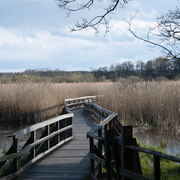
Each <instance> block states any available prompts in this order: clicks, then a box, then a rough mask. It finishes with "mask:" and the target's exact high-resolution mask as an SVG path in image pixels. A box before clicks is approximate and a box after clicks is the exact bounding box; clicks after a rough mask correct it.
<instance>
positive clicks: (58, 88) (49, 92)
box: [0, 83, 99, 121]
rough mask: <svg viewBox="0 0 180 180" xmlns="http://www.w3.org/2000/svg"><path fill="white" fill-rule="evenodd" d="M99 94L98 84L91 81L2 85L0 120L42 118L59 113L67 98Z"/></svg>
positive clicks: (0, 86) (0, 89)
mask: <svg viewBox="0 0 180 180" xmlns="http://www.w3.org/2000/svg"><path fill="white" fill-rule="evenodd" d="M98 93H99V90H98V86H96V85H93V84H88V83H83V84H82V83H75V84H73V83H72V84H70V83H69V84H65V83H64V84H63V83H62V84H53V83H41V84H36V83H20V84H1V85H0V120H1V121H12V120H13V121H15V120H17V121H19V120H21V119H22V120H28V119H29V120H28V121H32V120H41V121H42V120H45V119H48V118H50V117H53V116H57V115H58V114H59V113H60V112H61V110H62V108H63V106H62V104H63V100H64V99H66V98H73V97H81V96H86V95H96V94H98Z"/></svg>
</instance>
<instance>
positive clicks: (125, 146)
mask: <svg viewBox="0 0 180 180" xmlns="http://www.w3.org/2000/svg"><path fill="white" fill-rule="evenodd" d="M84 112H85V113H86V114H87V115H88V116H90V117H92V118H93V119H95V120H96V121H97V123H98V125H97V126H96V127H95V128H94V129H92V130H91V131H89V132H88V133H87V137H88V138H89V142H90V152H89V157H90V165H91V176H92V177H93V178H94V179H99V178H102V177H103V176H106V179H107V180H111V179H117V180H132V179H133V180H152V179H150V178H148V177H145V176H143V172H142V169H141V165H140V159H139V153H138V152H142V153H147V154H149V155H153V157H154V161H153V165H154V169H153V171H154V172H153V173H154V180H160V176H161V173H160V159H162V158H163V159H167V160H170V161H173V162H177V163H180V158H177V157H173V156H169V155H166V154H163V153H160V152H157V151H152V150H148V149H144V148H141V147H138V145H137V142H136V139H135V138H133V137H132V134H133V133H132V126H121V124H120V123H119V122H118V120H117V114H116V113H113V112H111V111H108V110H105V109H103V108H101V107H99V106H97V105H96V104H94V103H88V102H85V104H84ZM102 167H104V168H105V169H106V172H105V173H104V174H103V173H102Z"/></svg>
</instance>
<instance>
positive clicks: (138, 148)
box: [125, 146, 180, 163]
mask: <svg viewBox="0 0 180 180" xmlns="http://www.w3.org/2000/svg"><path fill="white" fill-rule="evenodd" d="M125 148H127V149H132V150H134V151H139V152H143V153H147V154H152V155H154V156H157V157H159V158H164V159H168V160H171V161H173V162H177V163H180V158H177V157H174V156H169V155H167V154H163V153H161V152H157V151H152V150H149V149H144V148H141V147H138V146H125Z"/></svg>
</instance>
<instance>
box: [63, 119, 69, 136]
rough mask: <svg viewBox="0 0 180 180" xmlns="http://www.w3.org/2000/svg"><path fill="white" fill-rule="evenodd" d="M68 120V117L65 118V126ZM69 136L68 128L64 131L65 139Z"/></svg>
mask: <svg viewBox="0 0 180 180" xmlns="http://www.w3.org/2000/svg"><path fill="white" fill-rule="evenodd" d="M67 121H68V119H67V118H66V119H65V120H64V127H67V124H68V123H67ZM67 137H68V130H66V131H65V132H64V139H66V138H67Z"/></svg>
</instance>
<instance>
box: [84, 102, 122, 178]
mask: <svg viewBox="0 0 180 180" xmlns="http://www.w3.org/2000/svg"><path fill="white" fill-rule="evenodd" d="M84 113H85V114H86V115H88V116H90V117H91V118H93V119H94V120H95V121H96V122H97V123H98V125H97V126H96V127H95V128H94V129H92V130H91V131H89V132H87V137H88V138H89V145H90V152H89V157H90V166H91V172H90V173H91V176H92V177H93V178H94V179H97V178H99V177H102V176H103V172H102V170H103V169H102V167H103V166H104V167H106V179H108V180H109V177H110V176H111V171H112V169H111V167H110V151H109V141H108V138H109V137H108V135H107V132H108V130H109V129H111V128H112V129H113V130H114V132H115V133H116V135H120V133H121V132H120V128H121V124H120V123H119V122H118V119H117V115H118V114H117V113H114V112H111V111H109V110H106V109H103V108H101V107H99V106H98V105H96V104H94V103H91V102H90V103H89V102H86V101H85V103H84Z"/></svg>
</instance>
